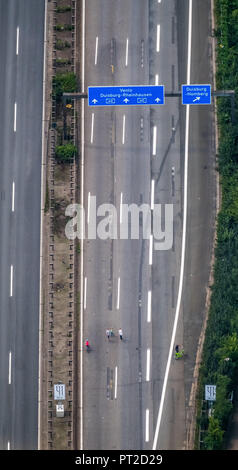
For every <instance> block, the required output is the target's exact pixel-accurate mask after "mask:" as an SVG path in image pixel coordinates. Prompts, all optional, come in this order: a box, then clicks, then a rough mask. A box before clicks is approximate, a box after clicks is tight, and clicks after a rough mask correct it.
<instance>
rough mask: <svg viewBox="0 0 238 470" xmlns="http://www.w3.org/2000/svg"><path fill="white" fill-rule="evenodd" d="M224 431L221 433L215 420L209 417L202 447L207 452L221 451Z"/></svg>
mask: <svg viewBox="0 0 238 470" xmlns="http://www.w3.org/2000/svg"><path fill="white" fill-rule="evenodd" d="M223 434H224V431H222V429H221V427H220V424H219V421H218V419H217V418H214V417H213V416H211V418H210V419H209V426H208V430H207V434H206V436H205V437H204V445H205V448H206V449H207V450H219V449H220V450H221V449H222V440H223Z"/></svg>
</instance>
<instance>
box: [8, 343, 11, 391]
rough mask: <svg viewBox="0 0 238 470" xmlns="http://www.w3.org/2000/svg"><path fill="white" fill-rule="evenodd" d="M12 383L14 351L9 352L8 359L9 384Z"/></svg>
mask: <svg viewBox="0 0 238 470" xmlns="http://www.w3.org/2000/svg"><path fill="white" fill-rule="evenodd" d="M11 383H12V353H11V351H10V352H9V359H8V385H11Z"/></svg>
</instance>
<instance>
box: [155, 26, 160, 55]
mask: <svg viewBox="0 0 238 470" xmlns="http://www.w3.org/2000/svg"><path fill="white" fill-rule="evenodd" d="M159 51H160V24H157V40H156V52H159Z"/></svg>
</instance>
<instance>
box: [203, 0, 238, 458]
mask: <svg viewBox="0 0 238 470" xmlns="http://www.w3.org/2000/svg"><path fill="white" fill-rule="evenodd" d="M215 18H216V30H215V31H214V34H215V36H216V39H217V48H216V62H217V73H216V88H217V89H218V90H219V89H220V90H221V89H226V90H230V89H233V90H235V93H236V95H235V96H236V98H235V122H233V123H232V120H231V103H230V100H229V99H227V98H217V119H218V129H219V151H218V169H219V174H220V182H221V197H222V202H221V208H220V212H219V214H218V219H217V240H216V248H215V258H216V259H215V266H214V283H213V286H212V287H211V289H212V294H211V304H210V310H209V317H208V323H207V330H206V337H205V342H204V349H203V358H202V365H201V368H200V377H199V393H198V420H197V422H198V426H197V435H196V444H195V446H196V448H201V449H207V450H213V449H222V448H223V447H224V442H225V437H226V430H227V427H228V423H229V419H230V417H231V414H232V410H233V397H234V393H235V390H236V388H237V385H238V383H237V372H238V334H237V332H238V289H237V285H238V124H237V122H238V120H237V117H238V112H237V111H238V109H237V96H238V54H237V44H238V1H237V0H216V1H215ZM205 384H208V385H211V384H212V385H216V400H215V401H213V402H212V403H209V402H207V401H205V400H204V388H205Z"/></svg>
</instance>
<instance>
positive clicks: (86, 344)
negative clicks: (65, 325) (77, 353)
mask: <svg viewBox="0 0 238 470" xmlns="http://www.w3.org/2000/svg"><path fill="white" fill-rule="evenodd" d="M85 346H86V348H87V351H89V349H90V344H89V341H88V339H86V341H85Z"/></svg>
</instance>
